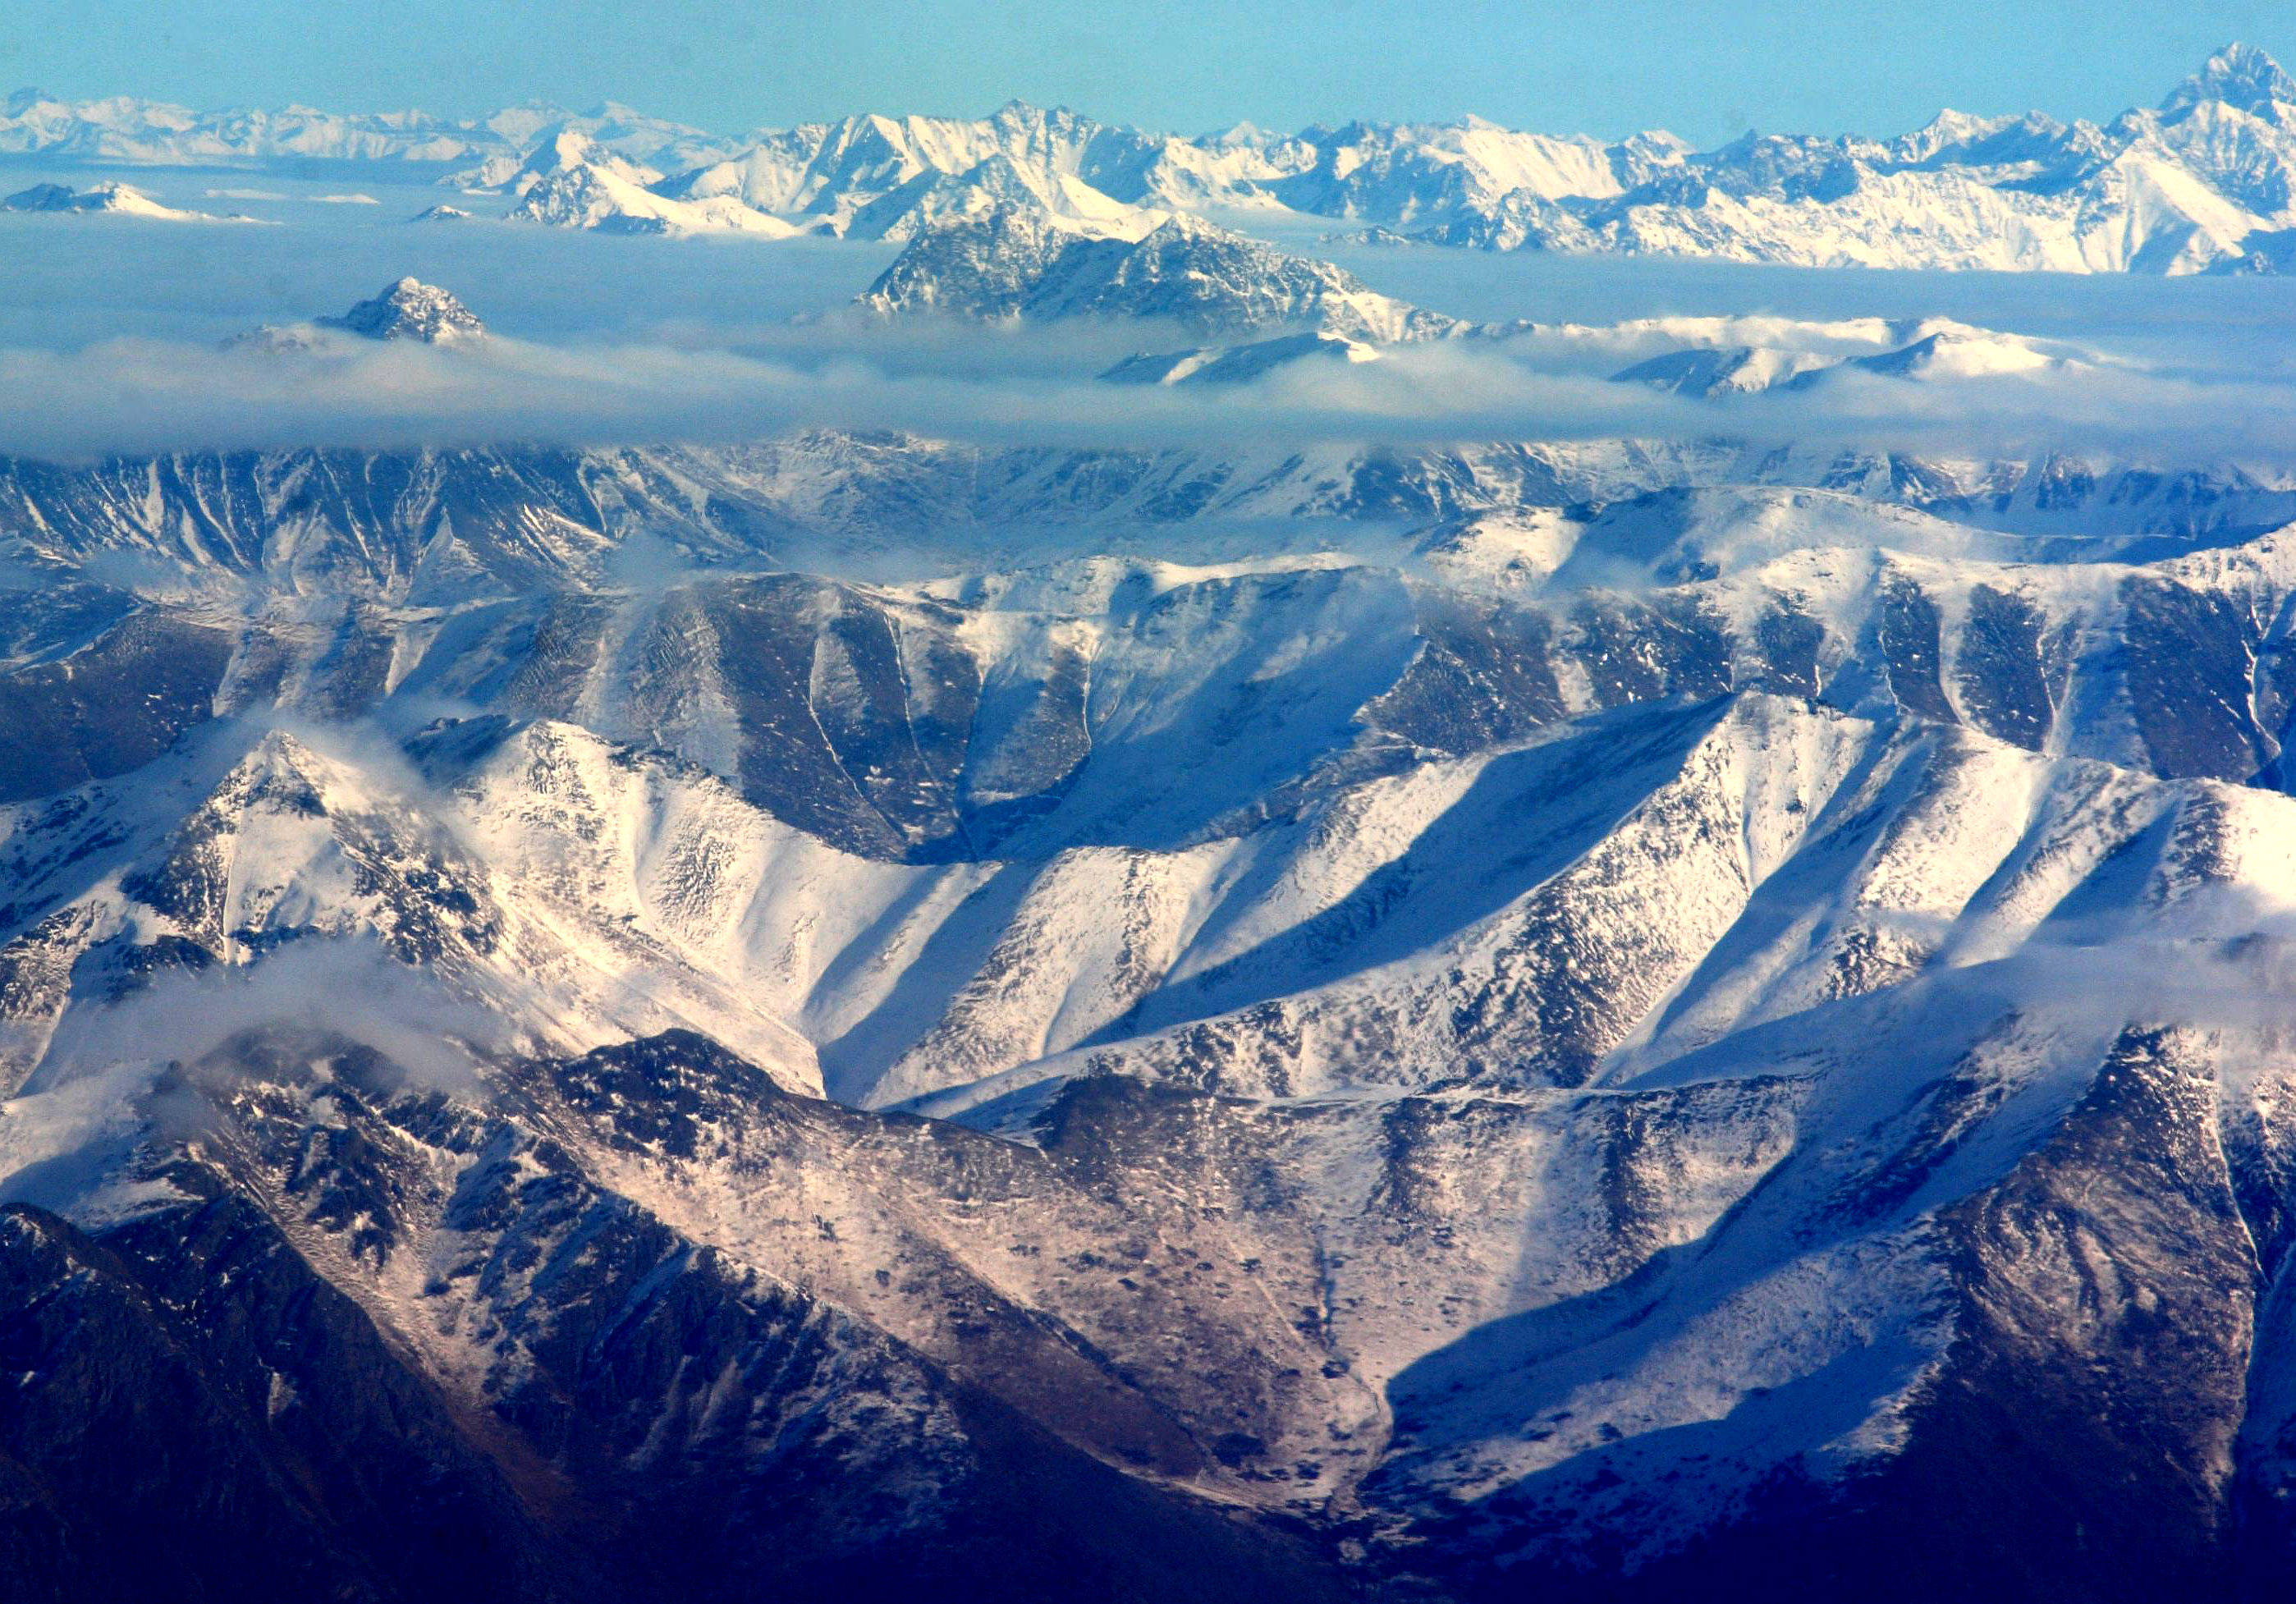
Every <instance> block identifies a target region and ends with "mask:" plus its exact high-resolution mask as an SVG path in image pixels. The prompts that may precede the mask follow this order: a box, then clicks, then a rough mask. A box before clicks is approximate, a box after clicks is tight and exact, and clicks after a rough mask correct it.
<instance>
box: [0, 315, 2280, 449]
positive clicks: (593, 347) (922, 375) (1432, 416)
mask: <svg viewBox="0 0 2296 1604" xmlns="http://www.w3.org/2000/svg"><path fill="white" fill-rule="evenodd" d="M837 326H838V327H840V328H842V327H844V325H843V324H842V323H841V322H840V324H839V325H837ZM1143 332H1150V333H1152V332H1154V331H1140V330H1133V329H1127V330H1121V331H1111V330H1106V329H1096V330H1078V331H1066V330H1055V331H1044V332H1040V333H1037V334H1034V335H1029V336H1024V337H1013V336H1007V335H1003V334H1000V333H997V332H995V331H968V330H951V329H948V328H929V329H919V330H914V331H866V332H862V333H856V334H851V335H850V337H849V338H848V337H844V336H840V335H839V334H837V333H835V332H833V331H829V330H826V329H824V327H821V326H816V327H815V328H812V329H809V330H796V331H789V332H788V333H786V334H783V335H781V336H779V337H777V338H775V340H772V341H771V342H770V343H764V342H758V341H750V342H748V344H747V347H746V348H710V347H708V346H706V345H703V344H701V343H698V342H697V341H695V340H692V339H686V340H681V341H673V340H655V341H649V342H644V343H631V342H623V341H579V342H570V343H563V344H541V343H534V342H528V341H522V340H513V339H506V338H499V337H498V338H496V339H494V340H489V341H488V342H487V343H486V344H485V345H484V346H483V347H480V348H461V349H445V348H441V349H433V348H426V347H422V346H419V345H406V344H389V345H373V346H365V345H361V344H358V343H357V342H353V341H348V340H347V341H341V342H339V343H337V344H336V345H334V346H332V347H331V348H327V349H324V350H322V351H317V352H292V353H286V354H272V353H266V352H263V351H260V350H250V349H235V350H218V349H217V348H213V347H211V346H207V345H200V344H192V343H187V342H180V341H164V340H135V339H122V340H103V341H99V342H96V343H94V344H92V345H89V346H87V347H85V348H79V349H77V350H69V351H45V350H34V349H25V348H16V349H0V389H4V393H6V394H9V395H11V396H14V397H36V398H37V401H36V404H33V405H17V406H12V407H10V408H7V409H5V410H4V411H0V453H5V454H11V455H18V456H29V457H35V458H43V459H67V460H69V459H75V458H84V457H86V456H89V455H94V454H145V453H155V452H168V451H179V450H197V449H209V448H277V447H292V446H460V445H477V444H492V443H499V442H504V441H512V440H515V441H530V442H537V443H544V444H557V445H573V446H586V445H605V444H637V443H659V442H665V441H685V442H695V443H723V442H732V441H737V440H744V439H755V438H761V437H766V436H771V435H775V434H780V433H783V432H786V431H788V430H795V429H803V428H812V427H833V428H849V429H890V430H906V431H913V432H916V433H921V434H925V435H931V436H935V437H939V438H955V439H964V440H971V441H978V442H981V443H987V444H1019V445H1047V446H1087V447H1150V446H1234V445H1236V444H1238V443H1240V442H1250V443H1257V444H1263V445H1278V444H1284V443H1300V444H1307V443H1314V442H1319V441H1345V442H1359V441H1360V442H1370V443H1387V444H1397V445H1423V444H1431V443H1439V442H1445V441H1456V440H1497V439H1506V440H1572V439H1585V438H1615V437H1620V436H1625V437H1633V438H1664V439H1679V438H1712V437H1717V436H1728V437H1730V438H1740V439H1744V440H1748V441H1751V442H1753V443H1755V444H1776V445H1803V446H1808V445H1814V444H1826V443H1839V444H1841V445H1842V446H1862V447H1888V448H1898V449H1906V450H1913V451H1920V452H1928V453H1932V454H1952V455H1999V454H2038V453H2041V452H2046V451H2050V450H2073V451H2089V452H2105V453H2109V454H2113V455H2115V456H2120V457H2128V458H2136V459H2144V460H2187V459H2194V458H2205V459H2210V460H2214V459H2218V458H2223V457H2226V456H2230V457H2237V458H2243V459H2247V458H2254V459H2261V460H2266V461H2270V462H2289V461H2296V374H2292V373H2290V372H2284V371H2282V372H2276V371H2273V370H2271V369H2259V370H2254V371H2247V372H2243V371H2242V370H2240V369H2239V368H2238V367H2236V366H2234V365H2232V364H2209V363H2205V362H2201V363H2189V364H2185V365H2183V366H2182V367H2180V368H2177V369H2175V370H2167V371H2164V370H2162V369H2161V368H2157V367H2150V366H2135V365H2122V366H2082V367H2076V368H2069V369H2066V370H2063V371H2044V372H2030V373H2008V374H1989V375H1982V376H1977V377H1966V378H1935V379H1922V380H1915V381H1908V380H1904V379H1897V378H1890V377H1884V376H1880V375H1874V374H1866V373H1843V374H1841V375H1840V376H1839V377H1838V378H1835V379H1833V380H1832V381H1829V382H1827V383H1826V384H1825V385H1824V386H1822V387H1819V388H1817V389H1812V390H1808V391H1804V392H1798V393H1791V394H1771V395H1763V396H1756V397H1734V398H1731V399H1728V400H1725V401H1704V400H1697V399H1692V398H1687V397H1677V396H1673V395H1667V394H1662V393H1660V392H1657V391H1653V390H1651V389H1645V388H1644V387H1641V386H1637V385H1629V384H1619V383H1615V382H1611V381H1609V380H1608V379H1607V378H1604V377H1601V376H1597V374H1595V372H1589V371H1587V368H1588V365H1589V364H1588V361H1587V356H1586V355H1585V353H1584V352H1583V351H1581V352H1571V353H1564V354H1563V355H1564V356H1566V357H1567V358H1568V359H1567V360H1557V359H1556V353H1555V352H1554V349H1553V348H1552V342H1549V345H1548V346H1547V347H1544V348H1543V347H1542V346H1541V345H1540V343H1539V342H1538V341H1536V340H1531V341H1503V342H1490V343H1485V342H1480V341H1456V342H1444V343H1441V344H1436V345H1431V346H1423V347H1416V348H1405V349H1401V350H1398V351H1396V352H1394V353H1392V354H1390V356H1387V357H1386V358H1385V359H1383V360H1382V361H1379V362H1374V363H1367V364H1354V365H1342V364H1331V363H1308V364H1294V365H1292V366H1291V367H1287V368H1282V369H1278V370H1276V371H1275V372H1272V373H1270V374H1269V375H1267V377H1266V378H1264V379H1262V380H1260V381H1257V382H1254V383H1251V384H1245V385H1236V386H1224V387H1215V386H1189V387H1180V388H1169V389H1160V388H1155V387H1140V386H1123V385H1111V384H1107V383H1103V382H1100V381H1097V380H1096V379H1095V377H1094V375H1095V373H1096V372H1099V371H1100V369H1101V368H1102V367H1103V366H1104V365H1105V364H1106V363H1107V362H1108V361H1110V360H1112V353H1113V352H1114V351H1116V350H1117V349H1119V348H1121V347H1122V346H1125V345H1132V346H1136V347H1137V346H1139V345H1140V344H1141V343H1142V342H1141V340H1140V338H1139V337H1140V335H1141V334H1142V333H1143ZM1176 338H1177V337H1176V336H1173V335H1171V333H1170V332H1169V331H1165V340H1166V341H1167V348H1169V342H1170V341H1171V340H1174V339H1176ZM1605 360H1607V357H1606V358H1605Z"/></svg>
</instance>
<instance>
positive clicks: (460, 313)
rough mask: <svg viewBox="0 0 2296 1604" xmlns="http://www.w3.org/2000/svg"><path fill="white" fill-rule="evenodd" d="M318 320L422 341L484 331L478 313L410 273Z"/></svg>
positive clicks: (371, 335) (372, 336)
mask: <svg viewBox="0 0 2296 1604" xmlns="http://www.w3.org/2000/svg"><path fill="white" fill-rule="evenodd" d="M319 321H320V323H321V324H322V325H323V326H324V327H326V328H330V329H348V330H349V331H351V332H352V333H354V334H363V335H365V337H366V338H367V339H369V340H421V341H422V343H423V344H425V345H442V344H447V343H449V342H451V341H454V340H475V339H477V338H479V337H480V336H481V335H483V334H484V333H485V332H486V331H487V328H486V325H485V324H484V323H480V321H479V319H478V316H477V315H476V314H474V313H473V312H471V309H470V308H469V307H466V306H464V305H463V303H462V302H461V301H459V300H457V299H455V297H454V296H452V295H450V294H449V293H447V291H444V290H441V289H439V287H438V286H437V285H436V284H426V283H424V282H422V281H421V280H420V279H416V278H413V277H406V278H401V279H399V280H398V281H397V282H395V283H390V284H386V285H384V286H383V288H382V290H381V292H380V293H378V294H376V295H375V296H374V297H373V298H372V299H367V300H363V301H361V302H359V303H358V304H357V306H355V307H351V309H350V310H349V311H348V312H346V313H344V314H343V315H341V316H340V317H327V318H322V319H320V320H319Z"/></svg>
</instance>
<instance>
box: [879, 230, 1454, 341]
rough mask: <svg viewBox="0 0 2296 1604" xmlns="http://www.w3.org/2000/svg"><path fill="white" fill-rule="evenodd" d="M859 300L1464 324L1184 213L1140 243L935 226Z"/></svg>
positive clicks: (1226, 318) (1411, 325)
mask: <svg viewBox="0 0 2296 1604" xmlns="http://www.w3.org/2000/svg"><path fill="white" fill-rule="evenodd" d="M860 299H861V304H862V305H863V306H865V307H869V308H870V309H872V310H873V311H876V312H879V313H882V314H895V313H906V312H919V311H936V312H941V313H954V314H956V315H961V316H969V317H982V318H989V319H1023V318H1025V319H1029V320H1035V321H1044V320H1047V319H1052V318H1060V317H1092V318H1156V319H1166V320H1169V321H1171V322H1174V323H1179V324H1181V325H1182V326H1184V327H1187V328H1190V329H1193V330H1197V331H1203V332H1208V333H1212V334H1234V333H1241V332H1245V331H1256V330H1261V329H1275V328H1282V327H1287V326H1288V327H1292V328H1294V329H1314V330H1319V331H1323V332H1325V333H1330V334H1335V335H1339V336H1341V337H1343V338H1346V339H1349V340H1369V341H1374V342H1380V343H1386V342H1391V341H1395V340H1423V339H1428V338H1431V337H1434V336H1437V335H1440V334H1443V333H1447V332H1448V331H1451V330H1452V329H1453V328H1454V327H1456V323H1455V322H1454V320H1452V319H1450V318H1447V317H1443V316H1441V315H1438V314H1435V313H1431V312H1425V311H1422V310H1421V309H1419V308H1418V307H1412V306H1408V305H1406V304H1405V303H1404V302H1402V301H1398V300H1396V299H1392V298H1391V297H1389V296H1384V295H1380V294H1378V293H1376V292H1374V291H1372V290H1370V289H1368V288H1367V287H1365V285H1364V284H1363V283H1361V282H1359V281H1357V279H1356V278H1355V277H1354V276H1353V275H1351V274H1348V273H1345V272H1342V271H1341V269H1339V268H1337V267H1334V266H1332V265H1331V264H1330V263H1328V262H1319V261H1316V260H1315V259H1313V258H1308V257H1301V256H1293V255H1292V254H1290V253H1288V252H1285V251H1281V250H1275V248H1274V247H1272V246H1269V245H1265V244H1262V243H1260V242H1259V241H1257V240H1253V239H1250V238H1247V237H1246V236H1244V235H1242V234H1239V233H1233V232H1231V231H1230V230H1227V229H1225V228H1221V227H1218V226H1217V225H1213V224H1210V223H1206V222H1204V221H1202V220H1201V219H1200V218H1196V217H1188V216H1186V215H1185V214H1174V215H1172V216H1170V217H1166V218H1164V219H1163V220H1162V221H1161V222H1160V223H1158V224H1157V225H1156V226H1155V227H1153V228H1152V229H1150V230H1148V232H1147V233H1144V234H1143V235H1141V236H1140V237H1139V238H1138V239H1136V240H1134V239H1128V238H1125V237H1123V236H1121V235H1119V236H1115V237H1109V236H1106V235H1103V234H1099V233H1093V232H1088V231H1087V230H1085V229H1083V228H1080V227H1079V226H1078V225H1077V224H1075V223H1072V222H1070V221H1069V220H1068V219H1065V218H1062V217H1054V216H1053V215H1052V214H1051V213H1049V212H1047V211H1046V210H1044V209H1042V208H1038V207H1029V206H1011V205H1008V206H999V207H996V208H995V209H992V210H989V211H988V212H985V213H982V214H980V215H977V216H965V217H952V218H949V219H947V220H945V221H939V222H936V223H933V224H931V225H928V226H926V227H924V228H922V229H921V230H920V231H919V232H918V233H917V234H916V236H915V237H914V239H913V240H912V241H910V243H909V247H908V249H907V250H905V251H903V252H902V253H901V255H900V256H899V257H898V258H896V260H895V261H894V263H893V265H892V266H890V267H889V268H887V269H886V270H885V272H884V273H883V274H881V276H880V277H879V278H878V280H877V282H875V283H874V284H873V285H871V286H870V288H869V290H868V291H867V292H866V293H865V295H863V296H862V297H861V298H860Z"/></svg>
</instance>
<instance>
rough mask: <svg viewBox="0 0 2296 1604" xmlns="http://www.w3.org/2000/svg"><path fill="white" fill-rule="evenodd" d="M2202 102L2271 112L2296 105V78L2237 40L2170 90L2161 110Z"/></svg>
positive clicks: (2263, 53)
mask: <svg viewBox="0 0 2296 1604" xmlns="http://www.w3.org/2000/svg"><path fill="white" fill-rule="evenodd" d="M2203 101H2218V102H2223V103H2224V104H2226V105H2228V106H2234V107H2236V108H2238V109H2239V110H2243V111H2264V110H2269V109H2270V108H2271V107H2272V106H2273V105H2275V104H2287V103H2290V102H2296V78H2290V77H2289V76H2288V74H2287V72H2286V71H2285V70H2283V69H2282V67H2281V65H2280V63H2279V62H2278V61H2275V60H2273V59H2272V57H2271V56H2270V55H2269V54H2267V53H2266V52H2264V51H2262V50H2260V49H2259V48H2258V47H2257V46H2255V45H2243V44H2240V43H2238V42H2237V41H2235V43H2233V44H2230V45H2226V46H2225V47H2224V48H2223V49H2222V50H2219V51H2218V52H2217V53H2215V54H2214V55H2212V56H2210V58H2209V59H2208V60H2207V61H2205V62H2203V63H2202V66H2201V70H2199V71H2198V72H2195V73H2194V74H2193V76H2192V77H2190V78H2186V79H2185V81H2184V82H2183V83H2181V84H2179V85H2177V87H2176V88H2174V89H2172V90H2170V91H2169V95H2168V98H2167V99H2165V100H2163V101H2162V102H2161V110H2162V111H2164V112H2167V111H2182V110H2185V109H2186V108H2188V107H2191V106H2195V105H2198V104H2200V103H2201V102H2203Z"/></svg>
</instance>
